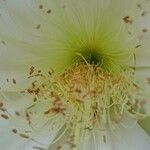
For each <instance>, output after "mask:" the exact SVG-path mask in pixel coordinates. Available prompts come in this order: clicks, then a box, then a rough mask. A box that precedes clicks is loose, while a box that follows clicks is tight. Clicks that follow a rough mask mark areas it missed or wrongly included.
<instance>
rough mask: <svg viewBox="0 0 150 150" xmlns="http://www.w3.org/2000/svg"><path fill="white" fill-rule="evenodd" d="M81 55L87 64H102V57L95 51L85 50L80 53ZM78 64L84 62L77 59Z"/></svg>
mask: <svg viewBox="0 0 150 150" xmlns="http://www.w3.org/2000/svg"><path fill="white" fill-rule="evenodd" d="M81 55H82V56H83V58H84V59H85V60H86V61H87V63H88V64H93V65H100V64H101V63H102V56H101V55H100V53H99V52H97V50H95V49H91V48H86V49H83V50H82V51H81ZM78 59H79V60H78V61H79V62H84V60H83V59H82V58H81V57H79V58H78Z"/></svg>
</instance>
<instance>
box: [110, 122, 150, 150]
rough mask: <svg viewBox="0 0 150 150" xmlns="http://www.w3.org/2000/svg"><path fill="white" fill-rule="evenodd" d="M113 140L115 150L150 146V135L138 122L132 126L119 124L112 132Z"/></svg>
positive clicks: (147, 147) (138, 148) (138, 149)
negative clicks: (125, 126)
mask: <svg viewBox="0 0 150 150" xmlns="http://www.w3.org/2000/svg"><path fill="white" fill-rule="evenodd" d="M112 142H113V145H114V149H115V150H120V149H121V150H127V149H128V150H143V149H149V147H150V139H149V136H148V135H147V134H146V133H145V132H144V130H143V129H142V128H141V127H140V126H139V125H138V124H135V125H134V126H133V127H131V128H130V127H128V128H124V127H122V126H118V127H117V128H116V129H115V131H114V133H113V134H112Z"/></svg>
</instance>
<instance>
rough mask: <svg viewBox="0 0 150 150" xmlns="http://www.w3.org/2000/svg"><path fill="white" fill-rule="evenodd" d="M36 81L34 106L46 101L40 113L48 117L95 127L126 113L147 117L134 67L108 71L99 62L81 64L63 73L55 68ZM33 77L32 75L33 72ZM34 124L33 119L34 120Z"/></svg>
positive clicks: (115, 120)
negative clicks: (58, 117) (135, 79)
mask: <svg viewBox="0 0 150 150" xmlns="http://www.w3.org/2000/svg"><path fill="white" fill-rule="evenodd" d="M32 73H33V75H32V78H35V79H36V78H37V76H40V78H42V79H41V80H35V81H34V82H33V83H32V85H31V87H30V88H28V89H27V92H28V93H29V94H30V95H32V96H33V97H34V98H33V100H34V103H35V104H34V106H33V107H32V108H31V109H29V114H30V115H31V118H32V109H33V108H34V107H36V106H38V105H40V103H43V102H42V101H46V103H45V102H44V103H45V104H46V107H43V109H42V111H41V112H40V113H43V115H47V117H54V116H58V115H60V116H63V117H64V119H65V120H66V125H67V126H68V127H71V128H75V127H76V126H77V125H78V126H80V128H82V129H92V128H94V127H101V126H103V125H105V124H108V125H111V124H112V123H119V122H120V121H121V120H122V116H123V114H124V113H129V114H130V115H132V116H133V117H135V118H139V117H143V116H144V112H143V111H142V105H143V101H140V100H141V99H138V98H139V97H138V92H139V90H140V88H139V87H138V85H136V83H135V82H134V78H133V77H134V75H133V70H132V69H131V70H129V69H124V70H123V71H122V72H120V73H116V74H111V73H108V72H105V71H104V70H103V69H102V68H101V67H99V66H96V65H90V64H89V65H79V66H76V67H74V69H68V70H66V71H65V73H63V74H62V75H56V74H55V73H54V72H53V71H49V72H48V73H47V74H46V73H45V74H42V73H41V72H40V73H38V74H34V71H33V72H32ZM30 77H31V75H30ZM31 124H32V119H31Z"/></svg>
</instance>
